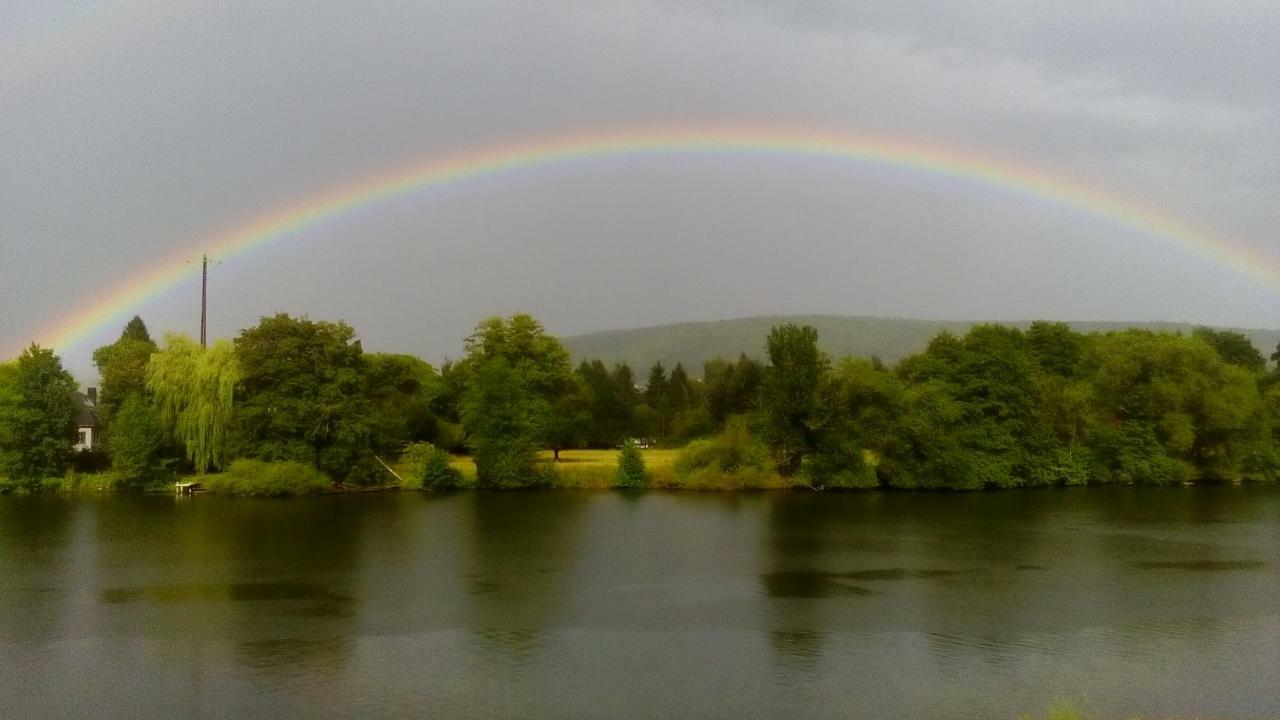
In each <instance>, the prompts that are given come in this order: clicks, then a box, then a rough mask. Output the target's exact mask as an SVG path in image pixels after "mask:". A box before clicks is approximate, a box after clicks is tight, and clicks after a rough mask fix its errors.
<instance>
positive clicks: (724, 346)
mask: <svg viewBox="0 0 1280 720" xmlns="http://www.w3.org/2000/svg"><path fill="white" fill-rule="evenodd" d="M788 322H793V323H796V324H805V325H812V326H813V327H814V328H816V329H817V330H818V339H819V344H820V345H821V346H822V349H823V350H824V351H826V352H827V353H828V354H829V355H831V356H832V357H842V356H845V355H859V356H873V355H874V356H877V357H879V358H880V359H882V360H884V361H885V362H889V363H892V362H894V361H896V360H898V359H900V358H903V357H905V356H907V355H910V354H912V353H915V352H919V351H920V350H923V349H924V347H925V345H926V344H928V342H929V339H930V338H932V337H933V336H934V335H936V334H937V333H938V332H939V331H941V330H949V331H951V332H953V333H956V334H963V333H964V332H966V331H967V330H968V329H969V328H970V327H971V326H972V325H975V324H977V323H979V322H981V321H956V320H912V319H902V318H878V317H859V316H847V315H774V316H760V317H749V318H739V319H736V320H715V321H710V322H688V323H676V324H672V325H655V326H652V327H642V328H634V329H630V330H610V331H606V332H597V333H588V334H585V335H574V336H570V337H566V338H562V339H563V341H564V344H565V347H567V348H568V349H569V352H570V353H571V354H572V355H573V358H574V361H575V362H577V361H578V360H581V359H583V358H600V359H602V360H604V361H605V362H607V363H617V362H624V361H625V362H626V363H627V364H629V365H631V367H632V368H633V369H635V370H636V373H637V376H639V377H641V378H643V377H644V369H645V368H648V367H649V366H650V365H652V364H653V363H654V362H655V361H661V362H662V363H663V364H664V365H666V366H667V367H671V366H672V365H675V364H676V363H677V362H680V363H683V364H684V366H685V368H686V369H688V370H689V372H690V374H691V375H701V373H702V364H703V363H704V362H705V361H707V360H709V359H711V358H715V357H723V358H736V357H738V355H739V354H741V353H746V354H747V355H748V356H751V357H755V358H762V357H763V356H764V339H765V336H766V335H768V334H769V329H770V328H771V327H773V326H774V325H779V324H782V323H788ZM1001 324H1003V325H1011V326H1014V327H1019V328H1026V327H1027V326H1029V325H1030V324H1031V322H1030V321H1025V322H1008V323H1001ZM1069 324H1070V325H1071V326H1072V327H1073V328H1075V329H1076V330H1078V331H1080V332H1107V331H1111V330H1123V329H1125V328H1142V329H1147V330H1165V331H1175V332H1183V333H1189V332H1191V331H1192V330H1193V329H1194V328H1195V327H1196V326H1195V325H1191V324H1188V323H1170V322H1072V323H1069ZM1232 329H1236V330H1239V331H1240V332H1242V333H1244V334H1245V335H1247V336H1248V337H1249V339H1251V340H1252V341H1253V344H1254V345H1255V346H1257V347H1258V349H1259V350H1261V351H1262V354H1263V356H1265V357H1270V356H1271V353H1272V351H1273V350H1274V349H1275V348H1276V344H1277V343H1280V330H1261V329H1244V328H1232Z"/></svg>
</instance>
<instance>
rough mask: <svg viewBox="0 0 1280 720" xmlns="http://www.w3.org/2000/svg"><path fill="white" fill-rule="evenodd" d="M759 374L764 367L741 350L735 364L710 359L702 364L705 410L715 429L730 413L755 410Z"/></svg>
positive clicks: (761, 373)
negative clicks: (741, 353) (741, 352)
mask: <svg viewBox="0 0 1280 720" xmlns="http://www.w3.org/2000/svg"><path fill="white" fill-rule="evenodd" d="M763 377H764V368H762V367H761V366H760V363H758V362H756V361H755V360H752V359H751V358H749V357H747V356H746V354H745V353H744V354H743V355H740V356H739V357H738V362H737V363H732V362H729V361H728V360H721V359H712V360H708V361H707V362H706V363H705V364H704V365H703V366H702V380H703V383H704V384H705V386H706V399H707V411H708V412H709V413H710V415H711V420H712V422H713V423H714V424H715V426H716V427H717V428H720V427H723V426H724V422H725V420H726V419H727V418H728V417H729V416H730V415H747V414H750V413H751V412H754V411H755V408H756V400H757V399H758V397H759V395H760V383H761V380H762V378H763Z"/></svg>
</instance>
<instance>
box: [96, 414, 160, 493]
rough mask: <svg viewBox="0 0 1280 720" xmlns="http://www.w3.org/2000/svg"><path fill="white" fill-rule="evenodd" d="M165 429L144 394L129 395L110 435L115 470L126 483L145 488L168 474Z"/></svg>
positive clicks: (112, 463)
mask: <svg viewBox="0 0 1280 720" xmlns="http://www.w3.org/2000/svg"><path fill="white" fill-rule="evenodd" d="M165 440H166V436H165V428H164V423H162V422H161V421H160V416H159V414H158V413H157V412H156V410H155V408H154V407H152V405H151V403H150V402H148V401H147V399H146V398H145V397H143V396H142V394H141V393H134V394H132V395H130V396H129V397H127V398H125V400H124V402H123V403H121V404H120V408H119V411H118V412H117V413H116V420H115V425H114V427H113V429H112V432H111V435H110V436H109V437H108V438H107V450H108V452H110V453H111V469H112V470H113V471H114V472H115V473H116V475H117V476H118V477H119V478H120V481H121V482H122V483H123V484H125V485H126V486H129V487H132V488H143V487H145V486H146V485H147V484H149V483H151V482H153V481H155V480H158V479H161V478H163V477H164V475H165V473H166V469H167V468H166V464H167V463H166V462H165V459H164V448H165Z"/></svg>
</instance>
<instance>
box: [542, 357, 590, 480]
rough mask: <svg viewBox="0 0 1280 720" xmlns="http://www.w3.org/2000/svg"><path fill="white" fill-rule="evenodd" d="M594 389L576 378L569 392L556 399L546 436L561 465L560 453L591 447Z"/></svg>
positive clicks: (570, 385) (555, 459)
mask: <svg viewBox="0 0 1280 720" xmlns="http://www.w3.org/2000/svg"><path fill="white" fill-rule="evenodd" d="M591 409H592V396H591V388H590V387H589V386H588V385H587V384H586V382H585V381H584V380H582V379H581V378H580V377H575V378H573V380H572V381H571V382H570V384H569V389H568V390H567V391H565V392H563V393H561V394H560V396H559V397H558V398H556V401H555V404H554V405H552V406H551V413H550V414H549V416H548V418H547V428H546V436H545V437H544V438H543V439H544V440H545V442H546V444H547V445H549V446H550V447H551V451H552V453H553V454H554V455H553V459H554V461H555V462H560V451H561V450H566V449H569V448H576V447H582V446H583V445H586V444H587V441H588V438H589V437H590V434H591V430H592V427H593V425H594V422H593V418H592V415H591Z"/></svg>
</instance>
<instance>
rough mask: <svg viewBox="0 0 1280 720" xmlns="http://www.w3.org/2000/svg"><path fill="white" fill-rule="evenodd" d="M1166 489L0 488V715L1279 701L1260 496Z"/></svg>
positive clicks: (912, 712)
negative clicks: (195, 491) (311, 491)
mask: <svg viewBox="0 0 1280 720" xmlns="http://www.w3.org/2000/svg"><path fill="white" fill-rule="evenodd" d="M1112 490H1114V491H1115V492H1112ZM1178 490H1179V491H1187V493H1186V494H1184V495H1177V494H1176V491H1175V492H1174V493H1167V494H1166V493H1165V492H1164V491H1158V492H1154V493H1152V494H1150V495H1144V494H1143V491H1142V489H1127V488H1116V489H1103V490H1102V491H1096V490H1093V489H1090V490H1085V491H1061V492H1056V491H1055V492H1043V493H1042V492H1024V493H992V494H969V495H944V494H924V495H908V494H892V493H883V494H879V493H867V494H848V495H838V494H827V495H813V494H808V493H796V494H786V495H783V494H777V495H747V494H744V495H740V496H732V497H723V496H716V495H675V494H657V493H653V494H646V495H637V496H627V495H621V494H612V493H512V494H503V493H462V494H457V495H448V496H424V495H419V494H407V493H406V494H403V495H399V496H394V495H386V496H365V497H343V498H316V499H312V500H297V501H270V500H229V499H224V498H213V497H202V498H195V499H185V500H178V499H175V498H172V497H118V498H74V499H68V498H29V499H28V498H0V608H2V609H3V610H4V613H3V614H0V633H3V634H2V635H0V663H4V664H5V665H6V666H13V667H19V668H21V669H22V674H17V673H5V674H0V707H4V708H5V715H6V716H13V717H62V716H82V717H97V716H130V715H136V714H137V708H138V707H142V706H145V707H146V708H148V710H147V712H148V714H154V715H166V716H174V717H208V716H222V717H236V716H245V717H248V716H264V715H266V716H279V717H302V716H305V717H316V716H326V715H329V716H334V715H344V714H345V715H362V716H379V717H396V716H414V715H418V714H421V713H422V712H424V711H426V708H428V707H429V708H430V710H431V711H432V712H436V713H438V714H441V715H446V716H456V715H466V714H468V713H470V714H471V715H473V716H494V715H500V716H508V717H513V716H519V717H525V716H538V717H557V716H560V715H563V714H565V713H564V710H565V708H566V706H565V702H566V699H570V700H571V701H572V703H573V706H572V708H570V710H571V711H570V712H569V713H568V714H578V715H581V716H592V715H593V714H594V715H608V716H625V715H628V714H633V715H644V714H661V715H667V716H687V715H699V716H704V715H716V714H717V711H719V714H721V715H729V714H732V715H734V716H751V717H776V716H777V715H779V714H784V713H797V714H804V713H803V712H799V709H803V710H807V711H819V710H820V711H821V712H813V714H817V715H821V716H847V717H886V718H895V717H900V718H907V717H911V718H914V717H1016V716H1018V715H1019V714H1020V713H1022V712H1028V711H1031V710H1037V709H1043V708H1044V707H1045V705H1046V704H1047V703H1048V702H1049V701H1051V700H1052V698H1053V697H1056V696H1072V697H1081V696H1084V697H1086V698H1087V699H1088V700H1089V702H1090V704H1091V705H1093V706H1094V707H1096V708H1098V709H1099V711H1100V712H1101V713H1103V714H1104V715H1105V716H1116V717H1128V716H1133V715H1145V716H1162V715H1180V716H1227V717H1246V716H1259V717H1261V716H1274V715H1277V713H1280V697H1278V696H1277V695H1276V694H1275V692H1274V687H1275V681H1276V677H1275V671H1274V669H1275V668H1276V667H1280V574H1277V573H1275V572H1272V570H1274V569H1275V568H1276V567H1277V566H1280V531H1278V530H1277V528H1280V488H1269V489H1249V490H1246V491H1243V492H1241V491H1239V489H1234V488H1218V489H1203V490H1202V489H1198V488H1197V489H1185V488H1183V489H1178ZM1143 498H1148V501H1144V500H1143ZM1198 498H1199V499H1203V501H1204V504H1205V507H1202V508H1200V509H1196V508H1195V507H1194V506H1195V504H1196V503H1197V502H1199V500H1198ZM27 500H30V501H33V502H26V501H27ZM1162 518H1163V519H1162ZM424 698H429V699H430V700H429V703H428V702H427V701H426V700H424ZM637 708H643V709H649V710H653V711H654V712H653V713H644V712H636V709H637Z"/></svg>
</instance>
